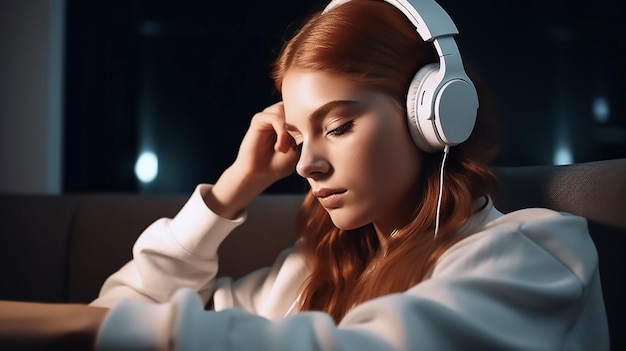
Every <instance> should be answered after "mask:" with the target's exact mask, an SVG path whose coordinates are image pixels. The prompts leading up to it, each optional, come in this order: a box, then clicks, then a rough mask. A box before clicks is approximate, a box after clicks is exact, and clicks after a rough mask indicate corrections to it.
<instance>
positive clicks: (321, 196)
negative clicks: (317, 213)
mask: <svg viewBox="0 0 626 351" xmlns="http://www.w3.org/2000/svg"><path fill="white" fill-rule="evenodd" d="M345 192H346V189H329V188H321V189H317V190H313V195H315V197H317V199H318V200H319V202H320V204H322V206H324V208H326V209H332V208H338V207H340V206H341V205H342V203H343V196H342V195H343V194H344V193H345Z"/></svg>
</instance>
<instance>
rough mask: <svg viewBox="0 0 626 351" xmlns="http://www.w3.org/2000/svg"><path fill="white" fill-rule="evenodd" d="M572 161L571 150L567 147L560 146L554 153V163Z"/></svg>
mask: <svg viewBox="0 0 626 351" xmlns="http://www.w3.org/2000/svg"><path fill="white" fill-rule="evenodd" d="M573 162H574V157H573V156H572V150H570V149H569V148H568V147H565V146H561V147H559V148H558V149H557V150H556V152H555V153H554V161H553V163H554V164H555V165H570V164H572V163H573Z"/></svg>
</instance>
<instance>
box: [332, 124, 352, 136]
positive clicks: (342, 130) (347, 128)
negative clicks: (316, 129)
mask: <svg viewBox="0 0 626 351" xmlns="http://www.w3.org/2000/svg"><path fill="white" fill-rule="evenodd" d="M353 126H354V121H348V122H346V123H344V124H342V125H340V126H339V127H337V128H335V129H333V130H331V131H329V132H328V133H326V135H334V136H340V135H343V134H346V133H347V132H349V131H350V130H351V129H352V127H353Z"/></svg>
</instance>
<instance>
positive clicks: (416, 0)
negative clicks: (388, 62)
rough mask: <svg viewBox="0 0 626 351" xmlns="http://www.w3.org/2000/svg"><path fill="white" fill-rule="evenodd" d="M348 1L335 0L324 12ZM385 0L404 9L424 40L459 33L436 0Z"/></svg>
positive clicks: (399, 8)
mask: <svg viewBox="0 0 626 351" xmlns="http://www.w3.org/2000/svg"><path fill="white" fill-rule="evenodd" d="M348 1H350V0H333V1H331V2H330V3H329V4H328V5H327V6H326V8H325V9H324V12H328V11H330V10H332V9H334V8H335V7H337V6H339V5H342V4H345V3H347V2H348ZM385 2H388V3H389V4H391V5H393V6H394V7H396V8H397V9H398V10H400V11H402V13H404V15H405V16H406V18H408V19H409V21H411V23H413V25H414V26H415V29H416V30H417V34H419V36H420V37H421V38H422V40H424V41H432V40H433V39H435V38H439V37H443V36H449V35H456V34H459V31H458V29H457V28H456V25H455V24H454V22H452V19H451V18H450V16H449V15H448V13H447V12H446V11H445V10H444V9H443V8H442V7H441V6H440V5H439V4H438V3H436V2H435V1H434V0H412V1H410V0H385Z"/></svg>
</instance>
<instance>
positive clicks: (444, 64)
mask: <svg viewBox="0 0 626 351" xmlns="http://www.w3.org/2000/svg"><path fill="white" fill-rule="evenodd" d="M348 1H350V0H333V1H331V2H330V3H329V4H328V5H327V6H326V8H325V9H324V12H328V11H330V10H332V9H334V8H335V7H337V6H339V5H341V4H344V3H346V2H348ZM385 1H386V2H388V3H389V4H391V5H393V6H394V7H396V8H397V9H399V10H400V11H402V13H404V15H405V16H406V17H407V18H408V19H409V20H410V21H411V22H412V23H413V25H414V26H415V28H416V30H417V33H418V34H419V36H420V37H421V38H422V39H423V40H424V41H430V42H433V44H434V46H435V49H436V50H437V54H438V55H439V63H432V64H428V65H426V66H424V67H422V68H421V69H420V70H419V71H418V72H417V73H416V74H415V77H414V78H413V81H412V82H411V85H410V86H409V91H408V96H407V101H406V104H407V119H408V124H409V130H410V132H411V137H412V138H413V141H414V142H415V144H416V145H417V146H418V147H419V148H420V149H421V150H423V151H426V152H437V151H441V150H444V148H445V147H446V146H448V147H450V146H455V145H458V144H460V143H462V142H464V141H465V140H467V138H468V137H469V136H470V134H471V133H472V129H474V123H475V122H476V110H477V109H478V95H477V93H476V88H475V87H474V84H473V83H472V81H471V80H470V79H469V77H468V76H467V74H466V73H465V70H464V68H463V61H462V60H461V55H460V54H459V49H458V48H457V46H456V42H455V41H454V38H453V36H454V35H456V34H458V33H459V32H458V30H457V28H456V25H455V24H454V22H452V19H451V18H450V16H449V15H448V14H447V13H446V12H445V11H444V10H443V8H441V6H439V4H437V3H436V2H435V1H434V0H411V1H407V0H385ZM418 9H419V11H418Z"/></svg>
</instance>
